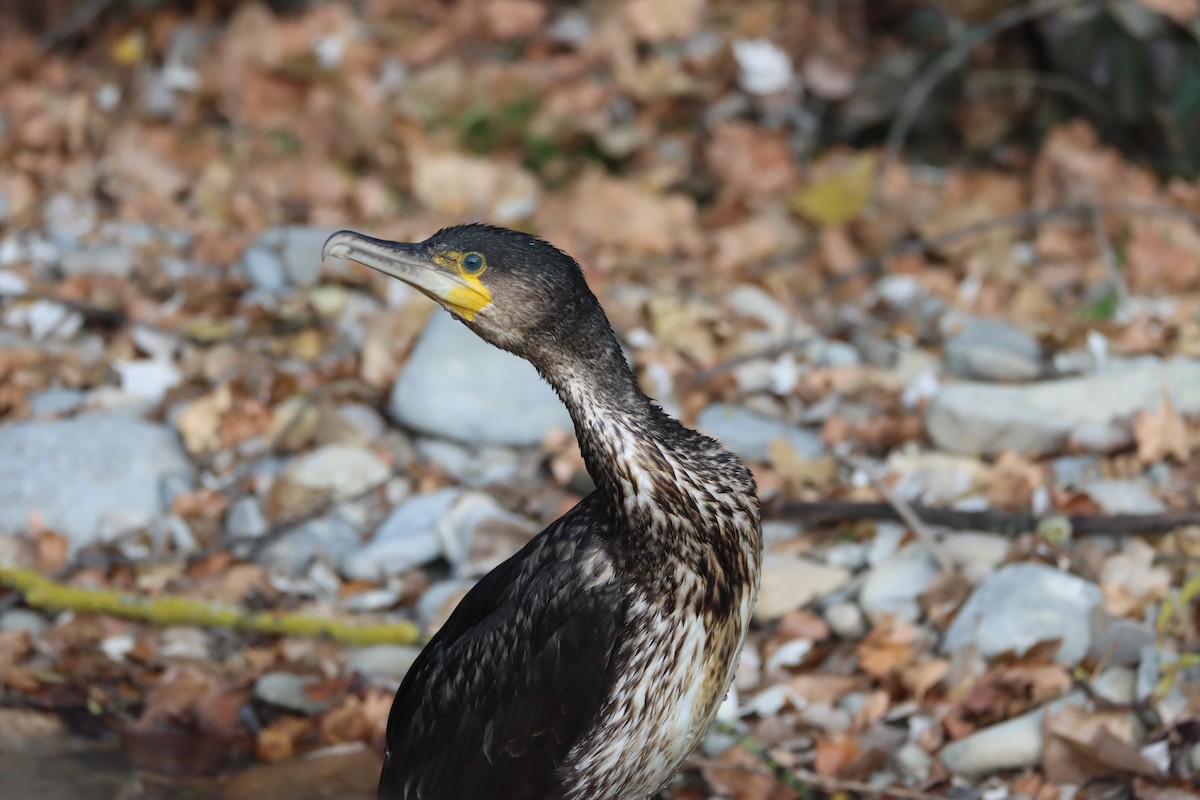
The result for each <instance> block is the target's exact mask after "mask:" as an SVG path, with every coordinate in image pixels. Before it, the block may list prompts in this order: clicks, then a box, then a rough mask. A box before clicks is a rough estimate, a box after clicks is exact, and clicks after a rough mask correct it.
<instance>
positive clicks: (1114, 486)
mask: <svg viewBox="0 0 1200 800" xmlns="http://www.w3.org/2000/svg"><path fill="white" fill-rule="evenodd" d="M1080 488H1081V489H1082V490H1083V491H1084V492H1085V493H1086V494H1087V495H1088V497H1090V498H1092V499H1093V500H1095V501H1096V505H1098V506H1100V510H1101V511H1102V512H1103V513H1105V514H1161V513H1162V512H1164V511H1166V510H1167V507H1166V504H1164V503H1163V501H1162V500H1161V499H1159V498H1158V497H1157V496H1156V495H1155V494H1154V493H1153V492H1151V491H1150V487H1149V486H1148V485H1147V484H1146V482H1145V481H1142V480H1137V479H1127V480H1122V479H1118V478H1111V479H1107V480H1094V481H1088V482H1086V483H1084V484H1083V485H1082V486H1081V487H1080Z"/></svg>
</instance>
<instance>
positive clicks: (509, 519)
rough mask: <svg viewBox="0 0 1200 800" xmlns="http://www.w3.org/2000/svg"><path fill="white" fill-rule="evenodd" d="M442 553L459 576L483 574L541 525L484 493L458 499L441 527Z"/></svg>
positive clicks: (523, 543) (467, 493)
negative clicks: (509, 509)
mask: <svg viewBox="0 0 1200 800" xmlns="http://www.w3.org/2000/svg"><path fill="white" fill-rule="evenodd" d="M438 533H439V535H440V538H441V540H442V553H443V554H444V555H445V556H446V559H447V560H448V561H449V562H450V563H451V564H454V568H455V573H456V574H457V575H459V576H482V575H484V574H485V573H487V572H490V571H491V570H492V569H493V568H494V567H496V566H498V565H499V564H500V562H502V561H504V560H505V559H507V558H508V557H509V556H511V555H512V554H513V553H515V552H517V551H518V550H520V549H521V548H522V547H524V546H525V544H526V543H527V542H528V541H529V540H530V539H531V538H533V536H534V534H536V533H537V527H536V526H535V525H534V524H533V523H532V522H530V521H529V520H527V519H525V518H524V517H522V516H519V515H517V514H513V513H511V512H510V511H508V510H506V509H505V508H503V507H502V506H501V505H500V504H499V503H497V502H496V501H495V500H493V499H492V497H491V496H490V495H487V494H483V493H482V492H466V493H464V494H463V495H462V496H461V497H459V498H457V499H456V500H455V502H454V505H453V506H452V507H451V509H450V511H449V513H447V514H446V516H445V517H444V518H443V519H442V525H440V526H439V528H438Z"/></svg>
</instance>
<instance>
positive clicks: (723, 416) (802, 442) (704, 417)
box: [696, 405, 825, 461]
mask: <svg viewBox="0 0 1200 800" xmlns="http://www.w3.org/2000/svg"><path fill="white" fill-rule="evenodd" d="M696 427H697V428H699V429H700V430H701V431H702V432H704V433H707V434H708V435H709V436H712V437H714V438H716V439H718V440H719V441H720V442H721V443H722V444H724V445H725V446H726V447H728V448H729V449H730V450H732V451H733V452H735V453H737V454H738V455H739V456H741V457H742V458H745V459H747V460H750V461H764V460H766V458H767V453H768V452H769V451H770V447H771V442H773V441H775V440H776V439H783V440H784V441H786V442H787V443H788V444H790V445H791V446H792V447H793V448H795V450H796V452H797V453H799V454H800V455H801V456H803V457H804V458H816V457H817V456H819V455H821V454H822V453H823V452H824V451H825V445H824V443H822V441H821V437H820V436H818V435H817V434H816V433H813V432H812V431H809V430H804V429H803V428H797V427H794V426H792V425H788V424H787V423H785V422H780V421H777V420H773V419H769V418H767V417H763V416H760V415H758V414H755V413H752V412H750V411H747V410H745V409H744V408H740V407H738V406H730V405H712V406H709V407H708V408H706V409H704V410H703V411H701V412H700V416H699V417H698V418H697V419H696Z"/></svg>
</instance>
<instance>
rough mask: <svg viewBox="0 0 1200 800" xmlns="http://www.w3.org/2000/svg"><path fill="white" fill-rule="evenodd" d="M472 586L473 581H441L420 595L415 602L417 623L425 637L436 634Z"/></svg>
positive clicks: (473, 584)
mask: <svg viewBox="0 0 1200 800" xmlns="http://www.w3.org/2000/svg"><path fill="white" fill-rule="evenodd" d="M474 586H475V581H474V580H449V581H442V582H441V583H437V584H434V585H433V586H431V587H430V588H429V589H427V590H426V592H425V594H423V595H421V599H420V600H418V601H417V621H418V622H419V623H420V625H421V629H422V630H424V631H425V633H426V635H427V636H432V635H433V634H435V633H437V630H438V628H441V627H442V625H444V624H445V622H446V620H447V619H449V618H450V615H451V614H453V613H454V609H455V608H457V607H458V604H459V603H460V602H462V599H463V598H464V597H466V596H467V592H469V591H471V589H472V588H473V587H474Z"/></svg>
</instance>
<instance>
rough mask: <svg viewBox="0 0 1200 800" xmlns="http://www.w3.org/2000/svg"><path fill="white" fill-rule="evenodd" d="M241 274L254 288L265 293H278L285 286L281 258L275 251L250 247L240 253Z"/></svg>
mask: <svg viewBox="0 0 1200 800" xmlns="http://www.w3.org/2000/svg"><path fill="white" fill-rule="evenodd" d="M241 268H242V272H243V273H244V274H245V276H246V277H247V278H248V279H249V280H250V282H251V283H252V284H254V286H255V287H257V288H259V289H262V290H264V291H267V292H279V291H282V290H283V289H284V288H285V287H286V286H287V276H286V275H285V274H284V271H283V258H282V257H281V256H280V255H279V253H277V252H276V251H274V250H272V249H270V248H267V247H262V246H261V245H252V246H250V247H247V248H246V251H245V252H244V253H242V261H241Z"/></svg>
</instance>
